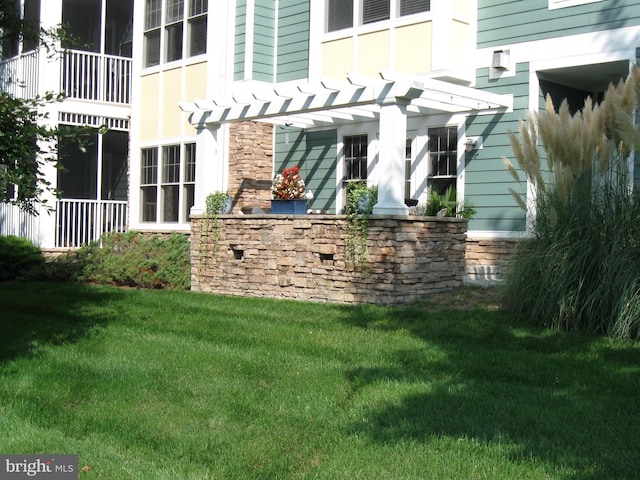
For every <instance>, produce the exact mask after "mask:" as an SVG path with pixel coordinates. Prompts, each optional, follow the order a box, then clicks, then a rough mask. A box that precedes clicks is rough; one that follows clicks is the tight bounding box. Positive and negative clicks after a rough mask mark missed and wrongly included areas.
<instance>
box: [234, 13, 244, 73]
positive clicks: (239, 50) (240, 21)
mask: <svg viewBox="0 0 640 480" xmlns="http://www.w3.org/2000/svg"><path fill="white" fill-rule="evenodd" d="M246 25H247V0H237V5H236V25H235V27H236V30H235V40H234V45H235V48H234V53H233V79H234V80H242V79H243V78H244V77H245V65H244V54H245V44H246V42H247V35H246Z"/></svg>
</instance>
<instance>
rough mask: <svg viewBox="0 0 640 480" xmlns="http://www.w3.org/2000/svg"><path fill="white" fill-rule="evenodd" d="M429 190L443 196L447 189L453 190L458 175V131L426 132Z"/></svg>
mask: <svg viewBox="0 0 640 480" xmlns="http://www.w3.org/2000/svg"><path fill="white" fill-rule="evenodd" d="M428 136H429V159H430V165H429V167H430V172H429V176H428V183H429V187H430V188H431V189H435V190H436V191H437V192H438V193H440V194H443V193H444V192H445V190H446V189H447V188H448V187H453V188H455V186H456V178H457V173H458V129H457V128H456V127H437V128H430V129H429V130H428Z"/></svg>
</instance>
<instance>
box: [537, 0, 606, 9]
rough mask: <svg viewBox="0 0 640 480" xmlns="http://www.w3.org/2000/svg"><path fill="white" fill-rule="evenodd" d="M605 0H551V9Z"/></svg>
mask: <svg viewBox="0 0 640 480" xmlns="http://www.w3.org/2000/svg"><path fill="white" fill-rule="evenodd" d="M602 1H603V0H549V10H557V9H559V8H566V7H575V6H577V5H586V4H587V3H595V2H602Z"/></svg>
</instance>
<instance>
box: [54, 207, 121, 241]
mask: <svg viewBox="0 0 640 480" xmlns="http://www.w3.org/2000/svg"><path fill="white" fill-rule="evenodd" d="M126 229H127V202H126V201H114V200H72V199H62V200H58V205H57V208H56V241H55V243H56V247H58V248H75V247H81V246H82V245H87V244H89V243H91V242H95V241H98V240H100V237H101V236H102V235H103V234H104V233H110V232H124V231H126Z"/></svg>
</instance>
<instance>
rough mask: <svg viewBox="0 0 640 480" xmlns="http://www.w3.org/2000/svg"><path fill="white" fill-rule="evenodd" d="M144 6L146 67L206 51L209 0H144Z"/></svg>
mask: <svg viewBox="0 0 640 480" xmlns="http://www.w3.org/2000/svg"><path fill="white" fill-rule="evenodd" d="M163 1H164V16H163V15H162V13H163V11H162V9H163V3H162V2H163ZM145 7H146V9H145V22H144V30H145V31H144V66H145V67H152V66H155V65H159V64H160V63H161V62H173V61H176V60H181V59H182V58H184V56H185V54H186V56H187V57H192V56H195V55H201V54H203V53H206V51H207V11H208V8H209V2H208V0H186V1H185V0H146V4H145ZM163 18H164V28H163ZM185 18H186V19H187V22H186V23H187V25H186V28H187V32H186V35H185V31H184V30H185ZM163 45H164V49H163ZM161 52H162V53H161Z"/></svg>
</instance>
